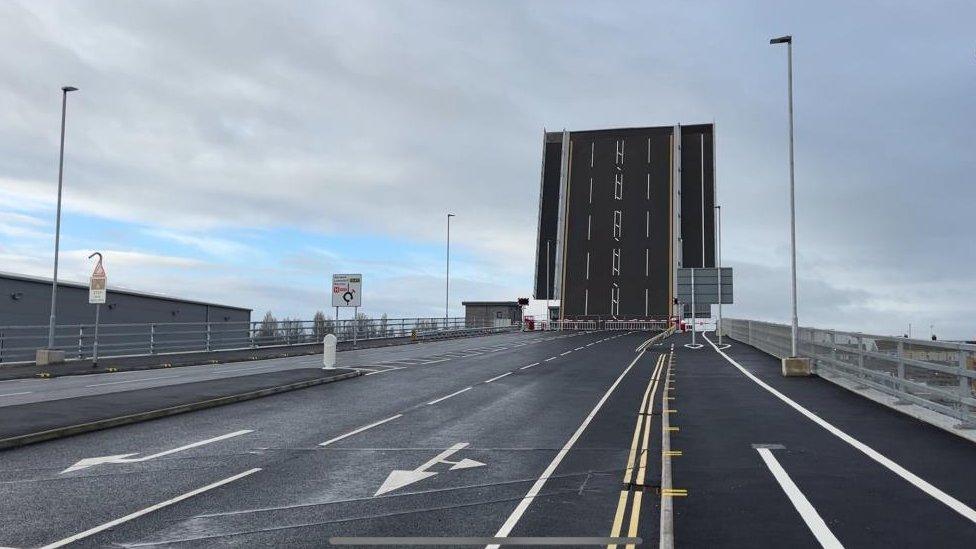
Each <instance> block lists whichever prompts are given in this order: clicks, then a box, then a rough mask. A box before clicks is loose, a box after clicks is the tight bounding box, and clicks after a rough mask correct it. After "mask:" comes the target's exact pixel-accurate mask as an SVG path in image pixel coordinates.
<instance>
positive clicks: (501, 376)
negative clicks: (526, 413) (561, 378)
mask: <svg viewBox="0 0 976 549" xmlns="http://www.w3.org/2000/svg"><path fill="white" fill-rule="evenodd" d="M510 375H512V372H505V373H504V374H502V375H500V376H495V377H493V378H491V379H489V380H487V381H485V383H491V382H492V381H497V380H499V379H501V378H503V377H505V376H510ZM0 396H2V395H0Z"/></svg>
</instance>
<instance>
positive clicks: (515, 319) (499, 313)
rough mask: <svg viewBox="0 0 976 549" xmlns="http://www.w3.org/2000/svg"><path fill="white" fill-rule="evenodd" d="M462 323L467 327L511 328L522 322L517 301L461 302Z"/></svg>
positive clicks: (520, 309) (520, 307) (520, 308)
mask: <svg viewBox="0 0 976 549" xmlns="http://www.w3.org/2000/svg"><path fill="white" fill-rule="evenodd" d="M461 305H464V323H465V325H467V326H469V327H482V326H511V325H512V324H518V323H519V322H522V306H521V305H519V304H518V301H463V302H461Z"/></svg>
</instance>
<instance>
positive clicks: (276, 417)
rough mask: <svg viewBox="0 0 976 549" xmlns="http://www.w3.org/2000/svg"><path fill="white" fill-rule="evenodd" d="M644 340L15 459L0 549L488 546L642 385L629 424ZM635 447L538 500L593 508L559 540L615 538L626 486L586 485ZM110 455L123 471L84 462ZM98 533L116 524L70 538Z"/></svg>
mask: <svg viewBox="0 0 976 549" xmlns="http://www.w3.org/2000/svg"><path fill="white" fill-rule="evenodd" d="M646 338H647V336H646V335H640V334H633V335H625V334H622V333H612V334H611V333H593V334H576V333H573V334H563V335H561V336H560V335H558V334H557V335H553V334H545V335H524V336H515V337H511V338H509V339H500V338H489V339H485V340H482V343H480V344H479V343H476V342H474V340H470V341H469V346H468V348H467V349H468V352H466V353H457V354H458V355H462V354H466V355H469V356H457V357H455V358H450V359H448V360H443V358H441V359H434V358H433V357H434V356H435V355H437V354H441V355H443V354H444V353H442V352H440V351H439V350H438V352H435V353H429V354H424V355H423V356H426V357H427V358H428V359H427V360H425V361H422V362H419V363H417V364H414V365H409V364H407V362H408V361H407V360H402V361H393V360H385V361H381V362H387V364H383V365H378V366H377V365H376V363H375V362H370V363H369V366H366V365H364V367H371V369H374V370H375V372H376V373H372V372H371V375H368V376H362V377H360V378H356V379H353V380H347V381H344V382H342V383H338V384H333V385H324V386H320V387H314V388H310V389H305V390H301V391H296V392H293V393H287V394H282V395H276V396H273V397H268V398H264V399H260V400H255V401H249V402H245V403H240V404H234V405H229V406H224V407H221V408H215V409H212V410H206V411H200V412H194V413H192V414H186V415H183V416H182V417H173V418H166V419H161V420H155V421H152V422H147V423H142V424H137V425H130V426H125V427H120V428H116V429H111V430H108V431H101V432H96V433H89V434H85V435H81V436H77V437H71V438H68V439H63V440H59V441H52V442H49V443H42V444H37V445H33V446H29V447H24V448H19V449H15V450H10V451H6V452H4V453H3V454H2V455H3V460H2V465H0V483H2V484H0V485H2V486H3V491H4V496H5V497H4V498H2V500H0V517H3V518H2V526H0V545H4V546H13V547H23V546H43V545H45V544H52V543H57V542H59V541H65V540H67V541H72V540H74V541H77V543H78V545H79V546H104V545H110V544H116V545H126V546H138V545H139V544H152V545H163V546H166V545H174V546H175V545H178V546H181V547H184V546H191V547H192V546H199V547H210V546H213V545H215V544H216V545H221V544H223V545H228V546H246V545H279V546H297V547H313V546H318V547H321V546H323V545H325V544H326V543H327V540H328V538H329V537H330V536H334V535H347V534H348V535H353V534H355V535H370V534H372V535H435V536H443V535H452V536H461V535H463V536H491V535H494V534H495V533H496V532H497V530H498V529H499V527H500V526H501V525H502V524H503V523H505V521H506V520H507V519H508V518H509V517H510V516H511V514H512V512H513V508H514V507H515V506H516V505H517V503H518V502H519V501H521V500H522V498H523V497H524V496H525V495H526V493H527V491H528V490H529V489H530V488H531V487H532V486H533V485H534V484H535V483H536V482H537V481H538V479H539V476H540V475H541V474H542V473H543V472H544V471H545V470H546V468H547V467H549V466H550V465H551V464H552V463H553V459H554V457H555V456H556V455H557V454H559V451H560V449H562V448H563V447H564V445H565V444H566V442H567V440H568V439H569V438H570V437H571V436H572V435H573V434H574V433H575V432H576V431H577V430H579V429H580V426H581V424H582V423H583V422H584V420H585V419H586V418H587V417H588V416H589V415H590V413H591V412H592V411H593V408H594V406H595V405H596V404H597V403H598V402H599V401H600V400H601V398H602V397H603V396H604V395H605V394H606V393H607V390H608V389H609V388H610V387H611V386H612V385H614V383H615V381H616V380H618V379H620V378H621V374H622V373H623V372H624V371H627V372H628V374H627V375H626V376H624V377H623V379H630V376H634V377H633V379H635V380H636V379H638V378H644V380H643V382H642V383H640V384H639V385H640V386H636V385H635V386H634V387H630V385H631V384H630V383H619V384H617V385H618V387H617V389H618V390H620V392H619V393H614V395H615V396H614V398H611V399H607V400H606V406H605V407H604V408H603V409H604V410H605V411H607V412H610V415H611V416H616V415H629V416H630V417H629V418H628V420H627V421H626V422H625V423H632V422H633V417H634V414H635V412H636V411H637V409H638V407H639V404H640V399H641V396H642V395H641V393H642V392H643V389H644V385H646V378H647V376H648V375H649V374H650V370H651V368H652V367H653V366H654V360H652V359H651V358H650V356H649V355H643V356H642V358H641V360H639V361H636V362H635V360H634V358H635V356H636V355H635V353H634V347H635V346H637V345H638V344H640V343H641V342H642V341H644V340H645V339H646ZM485 341H488V342H489V343H490V345H485V344H484V342H485ZM447 343H450V344H452V345H457V348H456V349H454V351H457V350H458V349H460V348H461V346H460V345H458V344H457V342H446V343H445V344H447ZM476 348H481V349H482V350H483V352H481V354H475V352H473V351H474V350H475V349H476ZM454 351H447V352H454ZM411 356H412V357H413V358H414V359H415V358H417V356H419V355H411ZM395 362H399V363H395ZM393 368H396V369H393ZM506 374H507V375H506ZM624 388H627V389H628V390H627V391H623V389H624ZM616 407H619V411H615V410H613V409H611V408H616ZM370 426H372V427H370ZM364 427H366V429H364ZM630 429H632V426H630V427H628V430H630ZM221 437H223V438H221ZM610 438H616V437H610ZM629 438H630V437H629V434H625V435H624V436H623V437H619V438H617V439H616V440H612V441H610V440H608V441H601V440H595V441H593V443H596V444H595V447H593V448H590V449H588V450H587V451H586V452H584V453H589V454H590V455H589V456H588V457H587V456H581V457H579V458H577V457H576V456H574V460H575V461H574V460H569V459H567V460H566V461H563V463H562V466H561V467H562V468H561V469H559V470H558V471H557V474H556V476H557V477H559V478H560V479H562V481H565V482H568V483H569V484H568V485H565V484H564V482H562V481H561V482H560V483H554V484H553V487H554V492H553V495H550V494H549V492H545V493H543V494H541V496H540V497H539V498H537V500H536V502H537V503H539V505H542V504H544V503H547V501H548V500H549V499H550V498H551V497H556V499H557V500H558V499H559V498H561V497H563V495H566V494H578V495H577V496H575V497H582V498H584V499H587V500H589V501H590V504H587V507H589V508H591V509H592V510H593V511H594V512H593V513H592V514H590V515H589V516H587V517H586V518H585V519H584V520H581V519H580V518H579V517H572V516H564V517H561V519H560V520H561V521H562V522H563V523H564V525H565V530H564V531H565V532H581V533H582V532H586V534H587V535H591V536H592V535H598V536H606V535H607V534H608V533H609V530H610V526H611V522H612V517H613V515H614V511H615V508H616V503H617V500H616V498H617V492H618V491H619V481H608V482H609V483H610V486H611V487H612V489H611V492H606V491H604V489H603V488H602V487H601V486H600V482H599V481H600V480H601V479H599V478H597V479H594V478H592V477H594V476H600V475H601V474H602V473H601V471H606V472H607V473H606V474H607V475H610V476H613V477H619V476H620V475H621V474H622V473H623V469H624V465H625V462H626V459H627V452H628V448H629V442H630V440H629ZM212 439H218V440H213V441H212V442H208V443H205V444H199V445H197V446H194V447H189V448H186V449H184V450H179V451H173V450H175V449H179V448H181V447H186V446H188V445H193V444H197V443H201V442H205V441H210V440H212ZM583 442H584V441H583V440H581V441H580V443H581V444H583ZM323 444H324V445H323ZM586 444H590V443H589V442H588V443H586ZM580 447H581V448H582V446H580ZM452 449H454V451H453V452H451V453H449V454H448V455H442V454H443V453H444V452H449V451H451V450H452ZM133 454H134V455H133ZM157 454H161V455H158V456H157ZM101 456H124V457H121V458H109V459H108V460H101V462H99V460H91V459H88V461H87V463H92V462H93V461H94V464H93V465H89V466H85V463H86V462H82V463H81V464H79V463H78V462H79V461H80V460H84V459H86V458H97V457H101ZM438 456H442V457H441V458H439V459H435V458H438ZM143 458H145V459H143ZM465 460H470V461H465ZM475 462H477V465H475ZM425 463H430V465H429V467H427V468H426V469H423V466H424V464H425ZM459 463H463V464H465V465H460V466H459V465H458V464H459ZM72 467H74V469H73V470H68V469H71V468H72ZM566 467H569V468H568V469H567V468H566ZM418 468H420V469H421V472H422V473H423V472H426V473H436V474H432V475H430V474H427V475H420V476H423V477H424V478H420V479H418V480H416V481H415V482H410V483H408V484H405V485H403V486H394V487H393V488H392V489H389V490H387V491H381V488H382V487H383V486H384V484H385V483H387V479H388V477H390V474H391V472H392V471H394V470H399V471H407V472H409V471H414V472H417V471H418ZM452 468H453V469H452ZM240 475H243V476H240ZM408 476H409V475H408ZM415 476H416V475H415ZM608 478H609V477H608ZM219 482H226V484H223V485H220V486H217V487H213V488H211V489H208V490H206V491H203V492H201V493H195V492H194V491H197V490H200V489H202V488H206V487H208V486H211V485H212V484H214V483H219ZM394 484H395V483H394ZM388 486H389V485H388ZM187 494H194V495H192V496H189V497H186V499H182V500H179V501H176V502H173V503H171V504H169V505H164V506H162V507H161V508H158V509H154V510H152V511H150V512H146V513H145V514H143V515H139V516H136V517H133V518H130V519H128V520H123V521H122V522H119V523H114V522H113V521H118V520H119V519H122V518H124V517H126V516H128V515H131V514H133V513H140V512H142V511H144V510H146V509H149V508H152V507H153V506H159V505H161V504H166V503H167V502H172V501H173V500H174V498H181V497H185V496H186V495H187ZM553 501H554V502H555V501H556V500H553ZM532 507H533V510H535V509H534V508H535V505H533V506H532ZM596 510H599V513H596ZM528 520H531V518H530V519H528ZM556 522H558V521H556ZM100 525H111V527H110V528H107V529H105V530H103V531H99V532H95V533H91V534H90V535H85V536H84V537H83V538H78V539H75V538H72V536H74V535H77V534H79V533H85V532H86V531H88V530H90V529H92V528H97V527H99V526H100ZM552 528H553V530H554V531H558V530H559V528H558V525H556V524H552ZM513 535H514V534H513ZM560 535H571V534H560Z"/></svg>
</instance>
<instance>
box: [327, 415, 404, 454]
mask: <svg viewBox="0 0 976 549" xmlns="http://www.w3.org/2000/svg"><path fill="white" fill-rule="evenodd" d="M400 417H403V414H397V415H395V416H393V417H388V418H386V419H381V420H379V421H377V422H376V423H370V424H369V425H366V426H365V427H360V428H359V429H356V430H355V431H349V432H348V433H346V434H344V435H339V436H337V437H335V438H330V439H329V440H327V441H325V442H321V443H319V446H328V445H329V444H332V443H333V442H338V441H340V440H342V439H344V438H346V437H351V436H353V435H358V434H359V433H362V432H363V431H365V430H366V429H372V428H373V427H376V426H377V425H383V424H384V423H386V422H387V421H393V420H394V419H397V418H400Z"/></svg>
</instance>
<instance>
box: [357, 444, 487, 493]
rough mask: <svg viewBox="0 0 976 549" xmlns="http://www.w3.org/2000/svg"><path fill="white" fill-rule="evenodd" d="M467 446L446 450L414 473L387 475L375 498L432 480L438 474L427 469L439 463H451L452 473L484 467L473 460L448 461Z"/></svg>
mask: <svg viewBox="0 0 976 549" xmlns="http://www.w3.org/2000/svg"><path fill="white" fill-rule="evenodd" d="M467 446H468V443H467V442H459V443H457V444H455V445H454V446H451V447H450V448H448V449H447V450H444V451H443V452H441V453H439V454H437V455H436V456H434V457H433V458H431V459H430V460H429V461H428V462H427V463H424V464H423V465H421V466H420V467H417V468H416V469H414V470H412V471H404V470H402V469H394V470H393V471H391V472H390V474H389V475H387V477H386V480H384V481H383V484H382V485H381V486H380V488H379V490H377V491H376V493H375V494H373V497H376V496H379V495H383V494H385V493H387V492H392V491H393V490H397V489H399V488H403V487H404V486H407V485H409V484H413V483H414V482H417V481H421V480H424V479H425V478H430V477H432V476H434V475H436V474H437V473H436V472H430V471H428V470H427V469H430V468H431V467H433V466H434V465H437V464H438V463H450V464H451V469H450V470H451V471H454V470H456V469H470V468H471V467H481V466H483V465H484V463H481V462H480V461H475V460H473V459H467V458H465V459H462V460H461V461H447V458H449V457H451V456H452V455H454V454H455V453H457V452H458V451H460V450H463V449H464V448H466V447H467Z"/></svg>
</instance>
